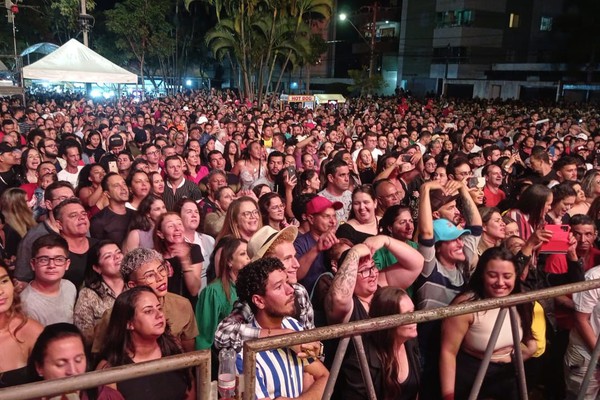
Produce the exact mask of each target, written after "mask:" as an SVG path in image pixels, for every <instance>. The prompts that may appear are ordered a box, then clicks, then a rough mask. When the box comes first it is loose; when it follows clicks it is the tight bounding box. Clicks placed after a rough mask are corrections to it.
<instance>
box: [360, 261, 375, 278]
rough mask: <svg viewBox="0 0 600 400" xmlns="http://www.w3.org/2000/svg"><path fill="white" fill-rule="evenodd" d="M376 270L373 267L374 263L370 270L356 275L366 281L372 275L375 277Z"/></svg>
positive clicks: (366, 269) (364, 270)
mask: <svg viewBox="0 0 600 400" xmlns="http://www.w3.org/2000/svg"><path fill="white" fill-rule="evenodd" d="M377 271H378V269H377V267H376V266H375V263H373V264H371V267H370V268H365V269H363V270H361V271H358V275H360V276H361V277H362V278H364V279H366V278H369V277H371V276H373V275H375V274H376V273H377Z"/></svg>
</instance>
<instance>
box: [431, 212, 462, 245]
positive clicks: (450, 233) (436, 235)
mask: <svg viewBox="0 0 600 400" xmlns="http://www.w3.org/2000/svg"><path fill="white" fill-rule="evenodd" d="M467 234H469V235H470V234H471V231H470V230H469V229H462V228H459V227H458V226H456V225H454V224H453V223H452V222H450V221H448V220H447V219H444V218H440V219H436V220H435V221H433V241H434V242H435V243H437V242H447V241H449V240H454V239H458V238H459V237H461V236H462V235H467Z"/></svg>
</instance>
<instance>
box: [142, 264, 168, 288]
mask: <svg viewBox="0 0 600 400" xmlns="http://www.w3.org/2000/svg"><path fill="white" fill-rule="evenodd" d="M168 274H169V271H168V269H167V264H166V263H165V262H163V263H162V264H160V265H159V267H158V268H157V269H156V271H148V272H146V273H145V274H144V275H143V276H142V277H141V278H140V280H141V281H144V282H146V283H147V284H148V285H151V284H153V283H155V282H156V281H157V280H158V276H159V275H160V276H161V277H163V278H165V277H166V276H167V275H168Z"/></svg>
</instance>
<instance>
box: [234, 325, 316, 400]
mask: <svg viewBox="0 0 600 400" xmlns="http://www.w3.org/2000/svg"><path fill="white" fill-rule="evenodd" d="M252 325H253V326H254V327H256V328H260V326H259V325H258V323H257V322H256V320H253V321H252ZM281 327H282V328H285V329H293V330H295V331H301V330H302V326H301V325H300V323H299V322H298V321H297V320H295V319H294V318H291V317H285V318H284V319H283V322H282V323H281ZM312 361H313V359H301V358H298V357H297V356H296V353H294V351H293V350H291V349H290V348H287V347H286V348H280V349H273V350H266V351H261V352H259V353H257V355H256V387H255V394H256V398H257V399H262V398H271V399H274V398H277V397H289V398H296V397H299V396H300V395H301V394H302V389H303V384H302V375H303V373H304V367H305V366H306V365H308V364H310V363H311V362H312ZM236 365H237V369H238V372H239V373H240V374H241V373H242V372H243V352H239V353H238V355H237V360H236Z"/></svg>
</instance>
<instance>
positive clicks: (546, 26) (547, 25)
mask: <svg viewBox="0 0 600 400" xmlns="http://www.w3.org/2000/svg"><path fill="white" fill-rule="evenodd" d="M551 30H552V17H542V19H541V21H540V31H543V32H550V31H551Z"/></svg>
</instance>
